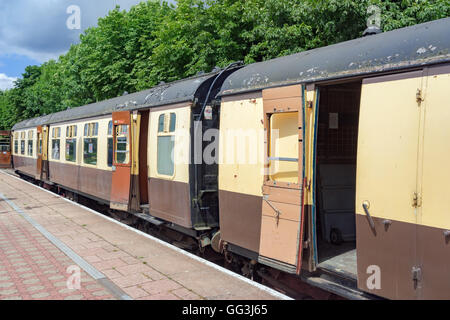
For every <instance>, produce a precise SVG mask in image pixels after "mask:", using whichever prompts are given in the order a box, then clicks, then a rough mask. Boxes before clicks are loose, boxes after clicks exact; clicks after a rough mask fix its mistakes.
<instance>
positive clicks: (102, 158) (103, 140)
mask: <svg viewBox="0 0 450 320" xmlns="http://www.w3.org/2000/svg"><path fill="white" fill-rule="evenodd" d="M110 121H112V117H111V116H107V117H97V118H92V119H84V120H83V121H72V122H66V123H63V124H53V125H51V126H50V129H49V132H50V134H49V161H51V162H60V163H65V164H72V165H78V166H82V167H88V168H97V169H101V170H108V171H111V170H112V169H111V168H110V167H108V138H112V135H111V136H108V125H109V122H110ZM90 123H98V135H97V136H93V137H85V136H84V126H85V125H86V124H90ZM73 125H75V126H76V127H77V136H76V162H71V161H67V160H66V140H68V139H70V138H66V130H67V127H70V126H73ZM53 128H61V136H60V138H59V140H60V159H59V160H57V159H54V158H53V155H54V152H53V151H54V150H53V140H55V138H53ZM85 138H96V139H97V164H96V165H91V164H85V163H84V157H83V153H84V139H85Z"/></svg>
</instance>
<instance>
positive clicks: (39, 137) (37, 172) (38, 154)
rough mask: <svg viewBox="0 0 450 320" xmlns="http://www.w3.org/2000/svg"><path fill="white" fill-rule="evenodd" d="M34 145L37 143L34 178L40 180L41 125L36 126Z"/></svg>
mask: <svg viewBox="0 0 450 320" xmlns="http://www.w3.org/2000/svg"><path fill="white" fill-rule="evenodd" d="M36 139H37V140H36V145H37V150H36V154H37V161H36V179H37V180H42V127H41V126H38V127H37V137H36Z"/></svg>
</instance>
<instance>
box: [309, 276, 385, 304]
mask: <svg viewBox="0 0 450 320" xmlns="http://www.w3.org/2000/svg"><path fill="white" fill-rule="evenodd" d="M302 280H303V281H305V282H306V283H308V284H310V285H312V286H315V287H318V288H320V289H323V290H325V291H329V292H332V293H334V294H336V295H338V296H341V297H343V298H346V299H350V300H373V299H377V297H375V296H372V295H370V294H367V293H365V292H363V291H360V290H359V289H358V288H356V287H354V285H352V284H350V283H349V282H347V281H345V282H341V281H339V279H338V278H335V279H333V278H332V277H329V276H327V275H326V274H322V275H320V276H310V277H302Z"/></svg>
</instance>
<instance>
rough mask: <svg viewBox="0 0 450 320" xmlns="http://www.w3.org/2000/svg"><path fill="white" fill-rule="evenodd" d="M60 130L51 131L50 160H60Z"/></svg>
mask: <svg viewBox="0 0 450 320" xmlns="http://www.w3.org/2000/svg"><path fill="white" fill-rule="evenodd" d="M60 139H61V128H53V129H52V159H53V160H60V159H61V152H60V150H61V140H60Z"/></svg>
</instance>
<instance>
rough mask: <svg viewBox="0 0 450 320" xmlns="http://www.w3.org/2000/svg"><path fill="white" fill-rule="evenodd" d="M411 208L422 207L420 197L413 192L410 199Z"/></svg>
mask: <svg viewBox="0 0 450 320" xmlns="http://www.w3.org/2000/svg"><path fill="white" fill-rule="evenodd" d="M412 206H413V208H420V207H421V206H422V195H421V194H419V193H417V192H414V193H413V197H412Z"/></svg>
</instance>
